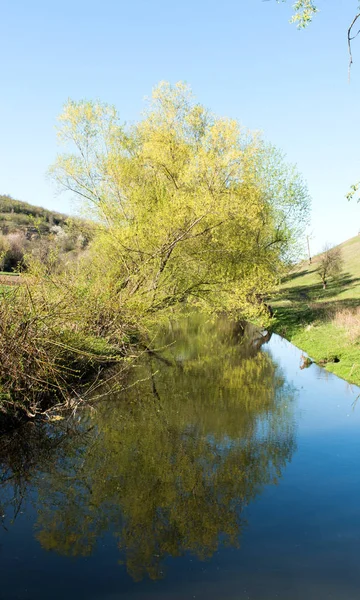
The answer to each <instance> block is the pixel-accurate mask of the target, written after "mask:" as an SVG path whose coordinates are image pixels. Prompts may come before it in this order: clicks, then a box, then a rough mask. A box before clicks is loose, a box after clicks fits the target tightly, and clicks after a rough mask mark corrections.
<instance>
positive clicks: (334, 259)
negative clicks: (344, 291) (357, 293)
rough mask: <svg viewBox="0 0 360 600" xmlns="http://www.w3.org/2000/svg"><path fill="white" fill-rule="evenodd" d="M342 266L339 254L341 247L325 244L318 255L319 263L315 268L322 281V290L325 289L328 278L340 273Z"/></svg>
mask: <svg viewBox="0 0 360 600" xmlns="http://www.w3.org/2000/svg"><path fill="white" fill-rule="evenodd" d="M342 267H343V259H342V255H341V248H339V246H337V247H335V248H334V247H331V246H328V245H326V246H325V247H324V249H323V253H322V254H321V256H320V259H319V264H318V267H317V270H316V272H317V274H318V276H319V277H320V279H321V281H322V284H323V289H324V290H326V285H327V280H328V278H329V277H332V278H335V277H337V276H338V275H340V273H341V271H342Z"/></svg>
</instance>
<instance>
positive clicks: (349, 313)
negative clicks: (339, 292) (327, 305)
mask: <svg viewBox="0 0 360 600" xmlns="http://www.w3.org/2000/svg"><path fill="white" fill-rule="evenodd" d="M332 322H333V324H334V325H336V326H337V327H341V328H342V329H345V331H346V335H347V336H348V338H349V340H350V341H351V342H356V341H357V340H358V339H359V338H360V307H357V308H343V309H341V310H338V311H337V312H336V313H335V315H334V317H333V321H332Z"/></svg>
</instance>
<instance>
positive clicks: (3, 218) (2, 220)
mask: <svg viewBox="0 0 360 600" xmlns="http://www.w3.org/2000/svg"><path fill="white" fill-rule="evenodd" d="M67 218H68V217H67V215H63V214H61V213H58V212H54V211H50V210H47V209H45V208H41V207H40V206H33V205H32V204H28V203H27V202H21V201H20V200H14V198H12V197H11V196H8V195H0V231H1V233H3V234H4V235H7V234H9V233H14V232H17V231H22V232H24V233H27V232H32V231H39V230H40V231H41V233H44V234H46V233H49V232H50V229H51V227H52V226H53V225H60V226H61V225H63V224H64V223H65V221H66V219H67Z"/></svg>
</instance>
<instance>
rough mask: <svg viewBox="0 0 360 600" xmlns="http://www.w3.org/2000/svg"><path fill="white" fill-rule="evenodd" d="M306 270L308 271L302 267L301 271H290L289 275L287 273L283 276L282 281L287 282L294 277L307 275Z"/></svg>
mask: <svg viewBox="0 0 360 600" xmlns="http://www.w3.org/2000/svg"><path fill="white" fill-rule="evenodd" d="M308 272H309V270H308V269H303V270H302V271H296V272H295V273H290V275H287V276H286V277H284V279H283V283H288V282H289V281H293V280H294V279H297V278H298V277H303V275H307V274H308Z"/></svg>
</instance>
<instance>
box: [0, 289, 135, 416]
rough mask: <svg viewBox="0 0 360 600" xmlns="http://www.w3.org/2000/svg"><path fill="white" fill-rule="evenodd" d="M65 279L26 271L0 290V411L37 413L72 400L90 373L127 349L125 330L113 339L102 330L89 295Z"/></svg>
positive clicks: (113, 359) (6, 412)
mask: <svg viewBox="0 0 360 600" xmlns="http://www.w3.org/2000/svg"><path fill="white" fill-rule="evenodd" d="M61 283H62V285H59V281H52V280H50V279H49V278H47V279H46V280H45V279H43V278H39V279H36V278H35V277H33V278H29V277H25V278H24V282H23V284H22V285H19V286H17V287H16V288H11V289H8V290H7V291H5V292H3V293H2V294H0V413H5V414H7V415H8V414H9V413H11V414H14V415H15V416H16V415H21V414H26V415H27V416H28V417H33V416H35V415H36V414H39V413H41V412H42V411H44V410H46V409H47V408H48V407H50V406H52V405H54V404H57V403H59V402H60V403H62V404H66V403H69V402H71V401H72V399H73V398H74V396H75V394H76V390H78V389H79V385H81V384H83V383H84V382H86V381H87V378H88V377H89V375H91V374H93V373H94V372H95V373H96V372H97V371H98V369H99V368H100V366H104V365H108V364H112V363H114V362H118V361H119V360H121V357H122V356H123V354H124V336H122V332H121V331H119V330H118V336H115V335H114V332H113V331H112V332H111V333H112V334H113V342H112V343H110V341H109V337H110V335H109V334H110V332H109V331H108V332H106V333H107V334H108V335H106V334H105V335H102V336H101V333H103V332H100V331H99V328H98V324H97V323H96V322H95V319H94V316H95V315H94V309H96V307H95V306H94V305H93V303H92V302H91V297H89V296H88V297H87V302H85V301H84V300H85V298H84V297H83V290H82V289H80V290H79V289H78V288H76V286H75V285H72V286H69V288H67V287H66V285H65V283H64V282H63V281H62V282H61ZM113 322H114V318H113ZM100 336H101V337H100ZM119 338H120V339H119ZM121 338H122V339H121Z"/></svg>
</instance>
